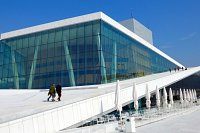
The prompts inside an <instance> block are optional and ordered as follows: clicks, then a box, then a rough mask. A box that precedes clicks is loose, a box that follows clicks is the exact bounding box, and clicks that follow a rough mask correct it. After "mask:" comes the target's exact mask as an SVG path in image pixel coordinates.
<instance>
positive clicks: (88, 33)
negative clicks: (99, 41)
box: [85, 22, 92, 36]
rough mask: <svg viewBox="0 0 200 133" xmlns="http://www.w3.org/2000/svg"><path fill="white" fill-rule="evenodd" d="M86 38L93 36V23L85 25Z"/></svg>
mask: <svg viewBox="0 0 200 133" xmlns="http://www.w3.org/2000/svg"><path fill="white" fill-rule="evenodd" d="M85 36H92V23H91V22H89V23H86V24H85Z"/></svg>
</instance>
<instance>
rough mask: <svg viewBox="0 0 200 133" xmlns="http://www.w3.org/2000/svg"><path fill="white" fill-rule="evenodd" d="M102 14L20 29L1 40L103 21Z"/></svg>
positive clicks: (3, 35)
mask: <svg viewBox="0 0 200 133" xmlns="http://www.w3.org/2000/svg"><path fill="white" fill-rule="evenodd" d="M101 14H102V12H96V13H91V14H87V15H82V16H78V17H72V18H67V19H63V20H59V21H54V22H50V23H46V24H41V25H37V26H32V27H28V28H23V29H19V30H15V31H10V32H6V33H2V34H1V39H8V38H12V37H17V36H22V35H27V34H31V33H36V32H40V31H45V30H50V29H55V28H60V27H64V26H68V25H73V24H78V23H84V22H89V21H92V20H97V19H101Z"/></svg>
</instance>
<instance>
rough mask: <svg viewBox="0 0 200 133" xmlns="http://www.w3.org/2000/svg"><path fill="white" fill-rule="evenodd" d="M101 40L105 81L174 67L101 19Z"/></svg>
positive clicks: (158, 71) (138, 75) (163, 70)
mask: <svg viewBox="0 0 200 133" xmlns="http://www.w3.org/2000/svg"><path fill="white" fill-rule="evenodd" d="M101 40H102V42H101V44H102V50H103V52H102V53H103V54H104V60H105V64H106V65H105V69H106V77H107V82H112V81H116V79H121V80H122V79H128V78H134V77H140V76H144V75H148V74H152V73H160V72H165V71H168V70H169V68H175V67H176V65H175V64H173V63H172V62H170V61H168V60H167V59H165V58H164V57H162V56H160V55H159V54H157V53H155V52H154V51H152V50H150V49H149V48H147V47H145V46H144V45H142V44H141V43H139V42H137V41H136V40H134V39H132V38H131V37H129V36H127V35H125V34H124V33H122V32H120V31H119V30H117V29H116V28H114V27H112V26H110V25H109V24H107V23H105V22H103V21H102V22H101ZM102 80H103V79H102Z"/></svg>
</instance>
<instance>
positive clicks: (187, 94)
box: [186, 89, 190, 102]
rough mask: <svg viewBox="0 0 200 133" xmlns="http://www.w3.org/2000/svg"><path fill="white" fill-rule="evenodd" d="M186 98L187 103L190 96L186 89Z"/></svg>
mask: <svg viewBox="0 0 200 133" xmlns="http://www.w3.org/2000/svg"><path fill="white" fill-rule="evenodd" d="M186 96H187V101H188V102H190V94H189V91H188V89H187V90H186Z"/></svg>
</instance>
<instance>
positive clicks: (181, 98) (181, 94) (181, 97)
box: [180, 88, 183, 103]
mask: <svg viewBox="0 0 200 133" xmlns="http://www.w3.org/2000/svg"><path fill="white" fill-rule="evenodd" d="M180 103H183V93H182V90H181V88H180Z"/></svg>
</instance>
